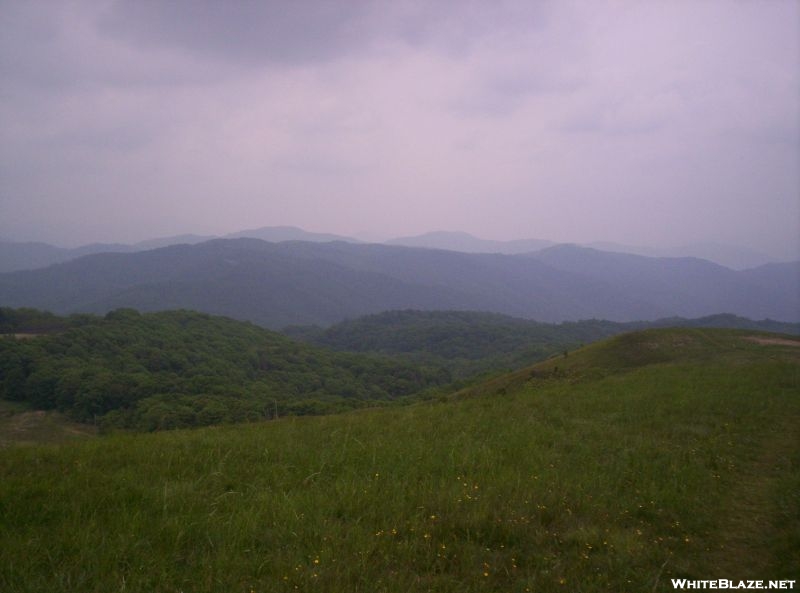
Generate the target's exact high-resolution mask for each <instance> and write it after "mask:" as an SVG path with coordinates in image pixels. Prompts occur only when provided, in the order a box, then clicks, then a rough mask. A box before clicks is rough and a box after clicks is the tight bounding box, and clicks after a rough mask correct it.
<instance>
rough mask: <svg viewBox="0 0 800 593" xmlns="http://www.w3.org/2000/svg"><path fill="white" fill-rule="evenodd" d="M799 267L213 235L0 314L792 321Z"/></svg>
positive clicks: (68, 270) (39, 288) (64, 282)
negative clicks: (23, 310)
mask: <svg viewBox="0 0 800 593" xmlns="http://www.w3.org/2000/svg"><path fill="white" fill-rule="evenodd" d="M799 284H800V262H795V263H789V264H769V265H766V266H761V267H758V268H754V269H751V270H745V271H734V270H731V269H728V268H725V267H723V266H719V265H716V264H713V263H711V262H708V261H705V260H700V259H696V258H652V257H645V256H636V255H629V254H620V253H609V252H602V251H598V250H593V249H588V248H582V247H577V246H571V245H560V246H554V247H550V248H547V249H544V250H540V251H538V252H534V253H531V254H523V255H504V254H487V253H463V252H456V251H447V250H441V249H424V248H410V247H401V246H391V245H379V244H356V243H347V242H330V243H314V242H309V241H287V242H281V243H271V242H266V241H262V240H257V239H215V240H211V241H206V242H202V243H197V244H195V245H189V244H182V245H173V246H169V247H164V248H159V249H153V250H148V251H139V252H133V253H102V254H94V255H88V256H83V257H80V258H78V259H75V260H72V261H69V262H65V263H61V264H57V265H53V266H50V267H48V268H43V269H37V270H29V271H18V272H13V273H5V274H0V305H2V306H8V307H36V308H40V309H47V310H51V311H53V312H56V313H72V312H94V313H103V312H106V311H109V310H112V309H115V308H118V307H133V308H136V309H139V310H143V311H154V310H164V309H177V308H184V309H195V310H198V311H203V312H206V313H212V314H220V315H226V316H229V317H233V318H236V319H243V320H249V321H253V322H255V323H258V324H260V325H263V326H265V327H270V328H281V327H284V326H287V325H292V324H319V325H330V324H333V323H336V322H339V321H342V320H344V319H347V318H354V317H358V316H361V315H365V314H369V313H378V312H381V311H386V310H390V309H419V310H435V309H449V310H472V311H491V312H497V313H504V314H507V315H514V316H517V317H523V318H527V319H536V320H538V321H543V322H558V321H564V320H578V319H590V318H598V319H600V318H602V319H609V320H613V321H634V320H652V319H659V318H664V317H671V316H681V317H702V316H706V315H713V314H718V313H732V314H736V315H741V316H744V317H748V318H751V319H761V318H772V319H776V320H781V321H790V322H794V321H798V320H800V296H798V295H799V294H800V290H799V289H798V285H799Z"/></svg>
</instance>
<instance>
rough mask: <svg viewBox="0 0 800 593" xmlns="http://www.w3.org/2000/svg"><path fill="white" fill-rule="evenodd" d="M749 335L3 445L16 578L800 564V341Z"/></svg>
mask: <svg viewBox="0 0 800 593" xmlns="http://www.w3.org/2000/svg"><path fill="white" fill-rule="evenodd" d="M744 335H749V334H742V333H737V332H719V331H711V330H702V331H700V332H693V331H685V330H681V331H666V330H665V331H660V332H645V333H642V334H635V335H633V336H622V337H620V338H616V339H614V340H611V341H609V342H606V343H604V344H600V345H594V346H591V347H588V348H587V349H585V350H584V351H582V352H576V353H572V354H570V356H569V357H567V358H564V357H561V358H559V359H553V360H550V361H548V362H546V363H543V364H542V365H540V366H538V367H537V368H536V369H526V370H525V371H521V372H520V373H517V374H515V375H513V376H510V377H506V378H505V379H504V381H505V382H504V383H503V382H500V383H498V382H497V381H500V380H496V382H494V383H493V384H491V385H487V386H483V387H482V388H476V389H474V390H473V391H472V392H471V393H469V394H467V393H462V394H460V395H459V396H458V401H446V402H437V403H432V404H420V405H414V406H408V407H404V408H393V409H380V410H366V411H360V412H354V413H348V414H343V415H337V416H326V417H306V418H288V419H281V420H279V421H273V422H268V423H263V424H251V425H241V426H227V427H219V428H209V429H202V430H195V431H174V432H167V433H159V434H152V435H124V434H120V435H112V436H108V437H100V438H96V439H92V440H89V441H85V442H79V443H72V444H69V445H62V446H42V447H16V448H10V449H5V450H3V451H0V476H2V480H0V590H2V591H9V592H16V591H31V592H33V591H36V592H39V591H81V592H84V591H85V592H93V591H97V592H100V591H102V592H111V591H187V592H188V591H220V592H236V591H242V592H250V591H348V592H349V591H353V592H356V591H364V592H381V591H403V592H407V591H452V592H459V593H461V592H470V591H475V592H477V591H504V592H506V591H507V592H523V591H536V592H540V591H545V592H546V591H583V592H590V591H614V592H625V591H631V592H634V591H672V590H673V589H672V586H671V584H670V581H669V580H670V578H674V577H683V578H697V579H709V578H748V579H780V578H797V577H798V576H799V575H800V569H799V568H798V567H800V555H799V553H798V551H799V550H800V500H798V492H800V364H799V363H798V355H799V354H800V352H799V351H800V348H797V347H792V346H781V345H759V344H756V343H753V342H749V341H747V340H745V339H744V338H743V336H744ZM646 344H649V345H650V346H645V345H646ZM556 366H558V367H559V370H558V371H555V370H554V369H555V367H556ZM501 390H502V391H503V393H502V394H501V393H499V392H500V391H501ZM468 395H471V397H467V396H468Z"/></svg>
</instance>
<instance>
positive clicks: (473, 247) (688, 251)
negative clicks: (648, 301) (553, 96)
mask: <svg viewBox="0 0 800 593" xmlns="http://www.w3.org/2000/svg"><path fill="white" fill-rule="evenodd" d="M218 238H222V239H240V238H250V239H261V240H263V241H270V242H273V243H278V242H282V241H311V242H315V243H325V242H331V241H345V242H347V243H363V241H360V240H358V239H356V238H353V237H348V236H344V235H334V234H331V233H313V232H309V231H305V230H303V229H300V228H297V227H292V226H270V227H261V228H255V229H248V230H244V231H238V232H235V233H230V234H228V235H224V236H222V237H217V236H213V235H193V234H186V235H176V236H173V237H162V238H159V239H151V240H148V241H140V242H139V243H134V244H130V245H128V244H122V243H93V244H90V245H84V246H81V247H77V248H72V249H69V248H62V247H56V246H53V245H48V244H46V243H30V242H29V243H19V242H12V241H5V240H2V239H0V273H2V272H13V271H17V270H32V269H36V268H43V267H46V266H49V265H52V264H55V263H62V262H65V261H69V260H72V259H76V258H78V257H81V256H84V255H91V254H94V253H133V252H136V251H146V250H149V249H157V248H159V247H168V246H170V245H182V244H188V245H195V244H197V243H201V242H204V241H209V240H211V239H218ZM385 244H386V245H399V246H405V247H422V248H428V249H445V250H448V251H460V252H463V253H503V254H507V255H516V254H522V253H531V252H534V251H540V250H542V249H545V248H548V247H553V246H555V245H557V243H555V242H553V241H547V240H543V239H519V240H513V241H493V240H488V239H480V238H478V237H474V236H473V235H470V234H468V233H463V232H448V231H436V232H432V233H424V234H422V235H415V236H410V237H400V238H397V239H391V240H389V241H386V242H385ZM582 246H583V247H590V248H593V249H597V250H600V251H610V252H615V253H629V254H633V255H644V256H648V257H697V258H701V259H706V260H708V261H711V262H714V263H717V264H719V265H722V266H725V267H727V268H731V269H734V270H744V269H748V268H755V267H758V266H761V265H764V264H768V263H776V262H775V260H774V258H772V257H770V256H768V255H766V254H763V253H760V252H757V251H754V250H752V249H747V248H744V247H739V246H733V245H720V244H717V243H698V244H693V245H686V246H683V247H674V248H655V247H642V246H634V245H623V244H620V243H609V242H594V243H587V244H584V245H582Z"/></svg>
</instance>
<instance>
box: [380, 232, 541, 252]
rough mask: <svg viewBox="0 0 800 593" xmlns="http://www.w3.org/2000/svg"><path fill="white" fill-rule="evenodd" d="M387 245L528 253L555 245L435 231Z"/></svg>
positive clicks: (464, 250)
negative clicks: (496, 239)
mask: <svg viewBox="0 0 800 593" xmlns="http://www.w3.org/2000/svg"><path fill="white" fill-rule="evenodd" d="M386 244H387V245H403V246H405V247H427V248H431V249H448V250H450V251H462V252H464V253H505V254H516V253H527V252H529V251H537V250H539V249H544V248H545V247H550V246H551V245H554V244H555V243H553V242H552V241H545V240H542V239H519V240H514V241H492V240H489V239H479V238H478V237H474V236H472V235H470V234H468V233H462V232H450V231H435V232H432V233H425V234H422V235H416V236H413V237H398V238H397V239H392V240H390V241H386Z"/></svg>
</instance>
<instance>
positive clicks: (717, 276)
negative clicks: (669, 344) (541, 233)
mask: <svg viewBox="0 0 800 593" xmlns="http://www.w3.org/2000/svg"><path fill="white" fill-rule="evenodd" d="M529 257H532V258H535V259H536V260H538V261H541V262H544V263H546V264H548V265H551V266H553V267H556V268H558V269H560V270H567V271H570V272H574V273H577V274H581V275H583V276H586V277H590V278H595V279H598V280H603V281H606V282H611V283H613V284H614V285H615V286H616V287H618V288H619V289H622V290H623V291H624V292H625V293H626V294H628V295H629V296H630V297H631V298H635V299H640V300H644V301H647V302H649V303H651V304H653V305H654V306H656V307H659V308H662V309H669V310H672V311H680V313H679V314H680V315H682V316H684V317H701V316H704V315H711V314H714V313H715V312H716V313H722V312H726V313H738V314H740V315H744V316H746V317H751V318H762V317H773V318H776V319H780V320H787V321H788V320H797V319H800V307H799V304H800V296H799V295H800V293H798V289H797V286H798V273H799V272H798V270H800V262H795V263H787V264H768V265H766V266H761V267H758V268H755V269H752V270H741V271H735V270H731V269H729V268H726V267H724V266H720V265H718V264H715V263H712V262H709V261H707V260H703V259H698V258H666V257H659V258H652V257H645V256H640V255H632V254H625V253H612V252H606V251H598V250H596V249H589V248H587V247H580V246H577V245H557V246H555V247H551V248H548V249H544V250H542V251H539V252H536V253H533V254H530V255H529Z"/></svg>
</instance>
